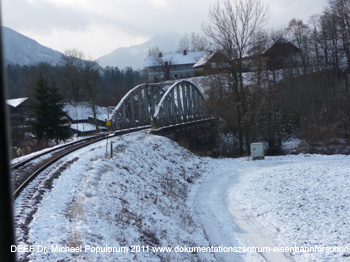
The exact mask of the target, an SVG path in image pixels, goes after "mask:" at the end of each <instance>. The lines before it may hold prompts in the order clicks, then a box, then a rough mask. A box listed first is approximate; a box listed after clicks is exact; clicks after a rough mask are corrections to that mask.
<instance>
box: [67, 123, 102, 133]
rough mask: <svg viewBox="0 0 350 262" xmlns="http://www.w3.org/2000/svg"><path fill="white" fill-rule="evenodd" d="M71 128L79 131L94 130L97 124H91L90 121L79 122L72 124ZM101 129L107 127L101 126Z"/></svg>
mask: <svg viewBox="0 0 350 262" xmlns="http://www.w3.org/2000/svg"><path fill="white" fill-rule="evenodd" d="M70 128H71V129H73V130H76V131H79V132H92V131H96V126H95V125H93V124H89V123H78V124H72V125H71V126H70ZM99 128H100V130H106V129H107V128H106V127H101V126H100V127H99Z"/></svg>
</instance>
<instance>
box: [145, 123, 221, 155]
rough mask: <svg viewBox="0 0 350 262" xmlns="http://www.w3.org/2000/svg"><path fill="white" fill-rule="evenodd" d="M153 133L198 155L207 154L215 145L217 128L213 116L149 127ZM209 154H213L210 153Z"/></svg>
mask: <svg viewBox="0 0 350 262" xmlns="http://www.w3.org/2000/svg"><path fill="white" fill-rule="evenodd" d="M151 133H152V134H154V135H160V136H165V137H168V138H170V139H172V140H173V141H175V142H177V143H178V144H179V145H181V146H183V147H185V148H186V149H188V150H190V151H192V152H193V153H195V154H198V155H205V156H208V152H212V151H213V149H215V148H216V146H217V141H218V128H217V120H216V119H215V118H211V119H206V120H200V121H194V122H190V123H185V124H179V125H173V126H169V127H163V128H159V129H151ZM211 156H215V155H213V154H212V153H211Z"/></svg>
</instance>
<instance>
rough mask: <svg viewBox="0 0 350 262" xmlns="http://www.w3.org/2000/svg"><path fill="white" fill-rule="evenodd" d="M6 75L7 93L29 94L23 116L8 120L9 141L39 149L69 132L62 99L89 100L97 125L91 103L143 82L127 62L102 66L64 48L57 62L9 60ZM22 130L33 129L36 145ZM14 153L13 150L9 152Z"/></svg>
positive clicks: (108, 100) (105, 102)
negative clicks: (15, 62) (24, 63)
mask: <svg viewBox="0 0 350 262" xmlns="http://www.w3.org/2000/svg"><path fill="white" fill-rule="evenodd" d="M6 76H7V89H8V92H7V93H8V97H9V98H10V99H11V98H20V97H28V98H29V99H28V103H27V106H26V110H25V114H26V116H25V119H27V120H28V121H26V122H25V123H23V120H22V121H18V120H16V121H12V142H13V145H14V146H16V147H20V148H22V149H23V148H25V147H28V148H33V147H37V146H39V148H38V149H40V148H42V147H46V146H47V145H48V144H49V142H50V141H55V142H56V143H58V142H59V141H61V140H66V139H68V138H69V137H70V136H71V132H70V129H69V127H70V124H69V120H68V117H67V115H66V114H65V113H64V112H63V111H62V109H63V103H72V102H74V103H75V102H89V105H90V106H91V110H92V113H93V116H94V119H95V124H96V130H97V131H98V126H99V125H98V123H97V119H96V106H97V105H98V106H106V107H107V106H115V105H117V103H118V102H119V100H120V99H121V98H122V97H123V96H124V95H125V94H126V93H127V92H128V91H129V90H130V89H132V88H133V87H134V86H135V85H137V84H139V83H141V82H144V79H143V77H142V75H141V74H140V73H139V72H138V71H135V70H133V69H132V68H125V69H123V70H120V69H119V68H118V67H106V68H104V69H103V68H101V67H100V66H99V65H98V64H97V63H96V62H94V61H91V60H88V59H86V58H85V56H84V54H83V53H82V52H80V51H78V50H75V49H72V50H67V51H65V53H64V54H63V56H62V59H61V62H60V63H59V64H57V65H50V64H47V63H41V64H37V65H31V66H20V65H13V64H9V65H7V68H6ZM16 119H17V118H16ZM14 125H15V126H14ZM24 126H27V128H23V127H24ZM28 129H30V130H28ZM15 130H16V132H15ZM20 130H22V131H20ZM25 132H27V133H28V132H30V133H32V134H33V135H34V137H35V140H36V141H37V142H38V143H37V145H35V143H34V144H33V141H31V140H30V139H28V137H27V136H25ZM28 134H29V133H28ZM22 151H23V150H22ZM26 151H27V152H26V153H28V152H30V151H31V150H30V149H28V150H26ZM14 155H18V154H16V152H14Z"/></svg>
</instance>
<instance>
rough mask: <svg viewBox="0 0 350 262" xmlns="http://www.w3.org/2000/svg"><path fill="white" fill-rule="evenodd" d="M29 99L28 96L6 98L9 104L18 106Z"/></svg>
mask: <svg viewBox="0 0 350 262" xmlns="http://www.w3.org/2000/svg"><path fill="white" fill-rule="evenodd" d="M27 99H28V97H23V98H16V99H8V100H6V103H7V104H8V105H9V106H12V107H15V108H16V107H17V106H19V105H20V104H22V103H23V102H24V101H26V100H27Z"/></svg>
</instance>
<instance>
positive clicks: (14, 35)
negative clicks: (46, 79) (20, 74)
mask: <svg viewBox="0 0 350 262" xmlns="http://www.w3.org/2000/svg"><path fill="white" fill-rule="evenodd" d="M2 32H3V40H4V55H5V62H6V64H19V65H34V64H38V63H41V62H46V63H49V64H53V65H54V64H57V63H58V62H59V60H60V58H61V56H62V53H60V52H58V51H55V50H53V49H51V48H48V47H45V46H43V45H41V44H39V43H38V42H36V41H35V40H33V39H31V38H29V37H26V36H24V35H22V34H20V33H18V32H16V31H14V30H12V29H10V28H8V27H2Z"/></svg>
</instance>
